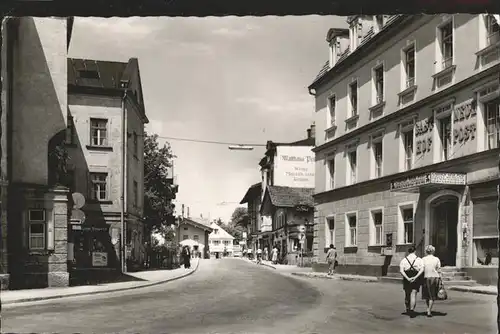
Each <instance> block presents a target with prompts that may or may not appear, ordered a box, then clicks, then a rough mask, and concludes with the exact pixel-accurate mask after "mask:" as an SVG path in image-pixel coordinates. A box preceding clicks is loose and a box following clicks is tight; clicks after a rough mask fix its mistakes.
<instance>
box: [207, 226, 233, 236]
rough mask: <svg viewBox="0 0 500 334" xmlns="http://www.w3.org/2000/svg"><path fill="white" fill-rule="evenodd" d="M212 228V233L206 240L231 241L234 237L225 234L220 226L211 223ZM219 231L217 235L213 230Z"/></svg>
mask: <svg viewBox="0 0 500 334" xmlns="http://www.w3.org/2000/svg"><path fill="white" fill-rule="evenodd" d="M210 227H211V228H212V232H210V234H209V235H208V239H231V240H233V239H234V237H233V236H232V235H231V234H229V233H227V231H226V230H224V229H223V228H222V227H221V226H220V225H217V224H216V223H212V225H211V226H210ZM216 229H217V230H219V233H217V234H215V233H214V231H215V230H216Z"/></svg>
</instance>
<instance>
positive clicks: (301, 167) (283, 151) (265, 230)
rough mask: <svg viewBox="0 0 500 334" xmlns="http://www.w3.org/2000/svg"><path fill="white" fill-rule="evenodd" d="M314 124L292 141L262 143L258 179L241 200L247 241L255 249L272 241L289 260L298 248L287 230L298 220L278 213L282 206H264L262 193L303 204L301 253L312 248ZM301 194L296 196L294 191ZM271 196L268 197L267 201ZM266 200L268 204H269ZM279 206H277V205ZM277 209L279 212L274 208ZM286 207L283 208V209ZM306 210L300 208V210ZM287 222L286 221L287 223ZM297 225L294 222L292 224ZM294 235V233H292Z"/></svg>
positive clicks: (291, 230) (294, 231)
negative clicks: (244, 206)
mask: <svg viewBox="0 0 500 334" xmlns="http://www.w3.org/2000/svg"><path fill="white" fill-rule="evenodd" d="M314 137H315V126H314V125H312V126H311V128H310V129H308V130H307V138H306V139H303V140H299V141H296V142H293V143H274V142H272V141H269V142H268V143H267V147H266V155H265V157H264V158H262V160H261V161H260V163H259V165H260V167H261V182H260V183H258V184H254V185H253V186H251V187H250V188H249V189H248V191H247V193H246V194H245V196H244V198H243V199H242V200H241V202H240V203H241V204H244V203H247V205H248V214H249V216H250V221H251V224H250V239H249V240H250V244H251V248H252V249H253V251H254V252H255V251H256V249H257V248H260V249H264V248H265V247H267V248H268V250H271V249H272V248H273V247H274V245H275V244H276V245H277V246H278V247H279V250H280V254H285V253H286V254H288V255H287V258H289V259H290V261H292V262H293V261H295V258H296V255H297V254H298V252H299V251H300V250H301V245H299V246H297V245H296V244H295V243H294V240H292V239H293V238H289V236H290V234H289V233H292V234H293V233H296V232H297V228H298V225H297V222H298V220H296V219H293V220H290V221H288V218H290V219H291V217H292V216H290V215H289V216H286V215H284V212H283V214H281V213H280V212H282V211H283V208H282V207H281V206H280V205H278V206H274V204H272V202H269V203H270V205H271V206H268V205H267V204H266V208H264V207H263V206H264V196H265V194H266V193H267V192H268V188H269V187H271V188H270V189H271V190H269V191H270V193H272V194H273V197H272V199H273V200H274V203H281V200H282V199H283V200H285V201H286V199H287V198H294V201H295V202H293V204H290V203H288V204H287V205H286V206H285V207H289V205H291V207H290V208H295V206H297V205H301V206H302V207H304V208H303V209H305V207H307V208H308V209H307V215H308V218H307V221H306V219H304V220H303V222H304V223H306V224H307V226H308V227H307V231H306V232H305V234H306V240H305V242H304V244H303V245H304V247H305V249H304V250H305V253H307V252H311V251H312V240H313V221H314V210H313V200H312V194H313V191H312V190H313V189H314V184H315V181H314V180H315V161H314V153H313V151H312V149H313V148H314V142H315V140H314ZM299 193H300V194H301V196H298V197H297V196H296V195H297V194H299ZM270 200H271V197H269V201H270ZM269 203H268V204H269ZM278 208H280V209H278ZM278 211H279V212H278ZM285 211H286V210H285ZM305 212H306V211H304V212H302V214H304V213H305ZM289 223H290V224H289ZM296 225H297V226H296ZM294 236H295V235H294Z"/></svg>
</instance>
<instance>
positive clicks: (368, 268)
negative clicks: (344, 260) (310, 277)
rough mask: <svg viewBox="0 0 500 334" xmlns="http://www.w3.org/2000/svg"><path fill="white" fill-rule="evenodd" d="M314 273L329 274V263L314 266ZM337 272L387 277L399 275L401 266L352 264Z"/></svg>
mask: <svg viewBox="0 0 500 334" xmlns="http://www.w3.org/2000/svg"><path fill="white" fill-rule="evenodd" d="M313 271H316V272H325V273H326V272H328V263H326V262H319V263H315V264H313ZM336 272H337V273H339V274H343V275H361V276H376V277H381V276H387V274H389V273H398V272H399V266H383V265H379V266H377V265H369V264H352V265H339V266H337V268H336Z"/></svg>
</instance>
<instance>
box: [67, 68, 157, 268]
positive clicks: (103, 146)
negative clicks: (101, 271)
mask: <svg viewBox="0 0 500 334" xmlns="http://www.w3.org/2000/svg"><path fill="white" fill-rule="evenodd" d="M67 67H68V100H69V101H68V105H69V107H68V131H67V143H68V145H67V146H68V151H69V156H70V160H69V163H68V170H69V173H70V175H71V181H72V182H71V184H70V188H71V191H72V192H78V193H81V194H83V195H84V197H85V198H86V204H85V206H84V207H83V208H82V211H83V212H84V213H85V221H84V222H81V221H78V220H77V221H75V220H73V221H72V224H71V230H70V234H69V239H68V240H69V242H70V243H72V245H74V251H73V254H74V266H73V270H74V271H75V274H77V273H78V272H79V271H86V270H88V269H89V268H95V267H99V268H110V267H111V268H112V267H116V266H117V265H119V263H120V260H119V259H120V252H119V248H120V241H119V240H120V236H121V226H120V210H121V205H122V204H121V184H122V163H124V168H125V169H124V170H125V175H124V180H125V198H124V200H125V206H124V207H125V226H126V236H125V237H126V239H125V240H126V244H127V251H128V254H127V255H126V256H127V257H126V258H127V263H128V265H129V266H130V267H140V266H141V265H142V263H143V262H144V256H145V254H144V249H143V243H144V240H145V238H144V237H145V235H144V232H145V231H144V226H143V200H144V124H146V123H148V119H147V117H146V114H145V106H144V100H143V93H142V85H141V76H140V72H139V65H138V60H137V59H136V58H132V59H130V60H129V61H128V62H127V63H122V62H111V61H101V60H89V59H72V58H69V59H68V60H67ZM126 92H127V93H126ZM125 93H126V94H125ZM123 116H124V118H123V119H122V117H123ZM123 122H125V124H123ZM124 129H125V131H126V133H125V134H124V133H123V131H124ZM123 140H125V147H126V149H125V156H123V152H122V145H123ZM94 252H96V253H103V252H104V253H106V254H108V261H107V263H102V261H99V262H96V261H95V259H94V258H90V257H88V256H86V254H92V253H94Z"/></svg>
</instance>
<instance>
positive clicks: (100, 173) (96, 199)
mask: <svg viewBox="0 0 500 334" xmlns="http://www.w3.org/2000/svg"><path fill="white" fill-rule="evenodd" d="M89 174H90V175H89V178H90V198H91V199H92V200H94V201H108V200H109V173H107V172H97V171H96V172H90V173H89ZM94 176H105V181H104V182H96V181H95V180H94ZM95 183H99V184H104V185H105V187H106V188H105V193H106V195H105V197H104V198H101V196H100V195H101V190H102V189H101V188H99V195H97V194H96V193H95V191H94V184H95Z"/></svg>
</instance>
